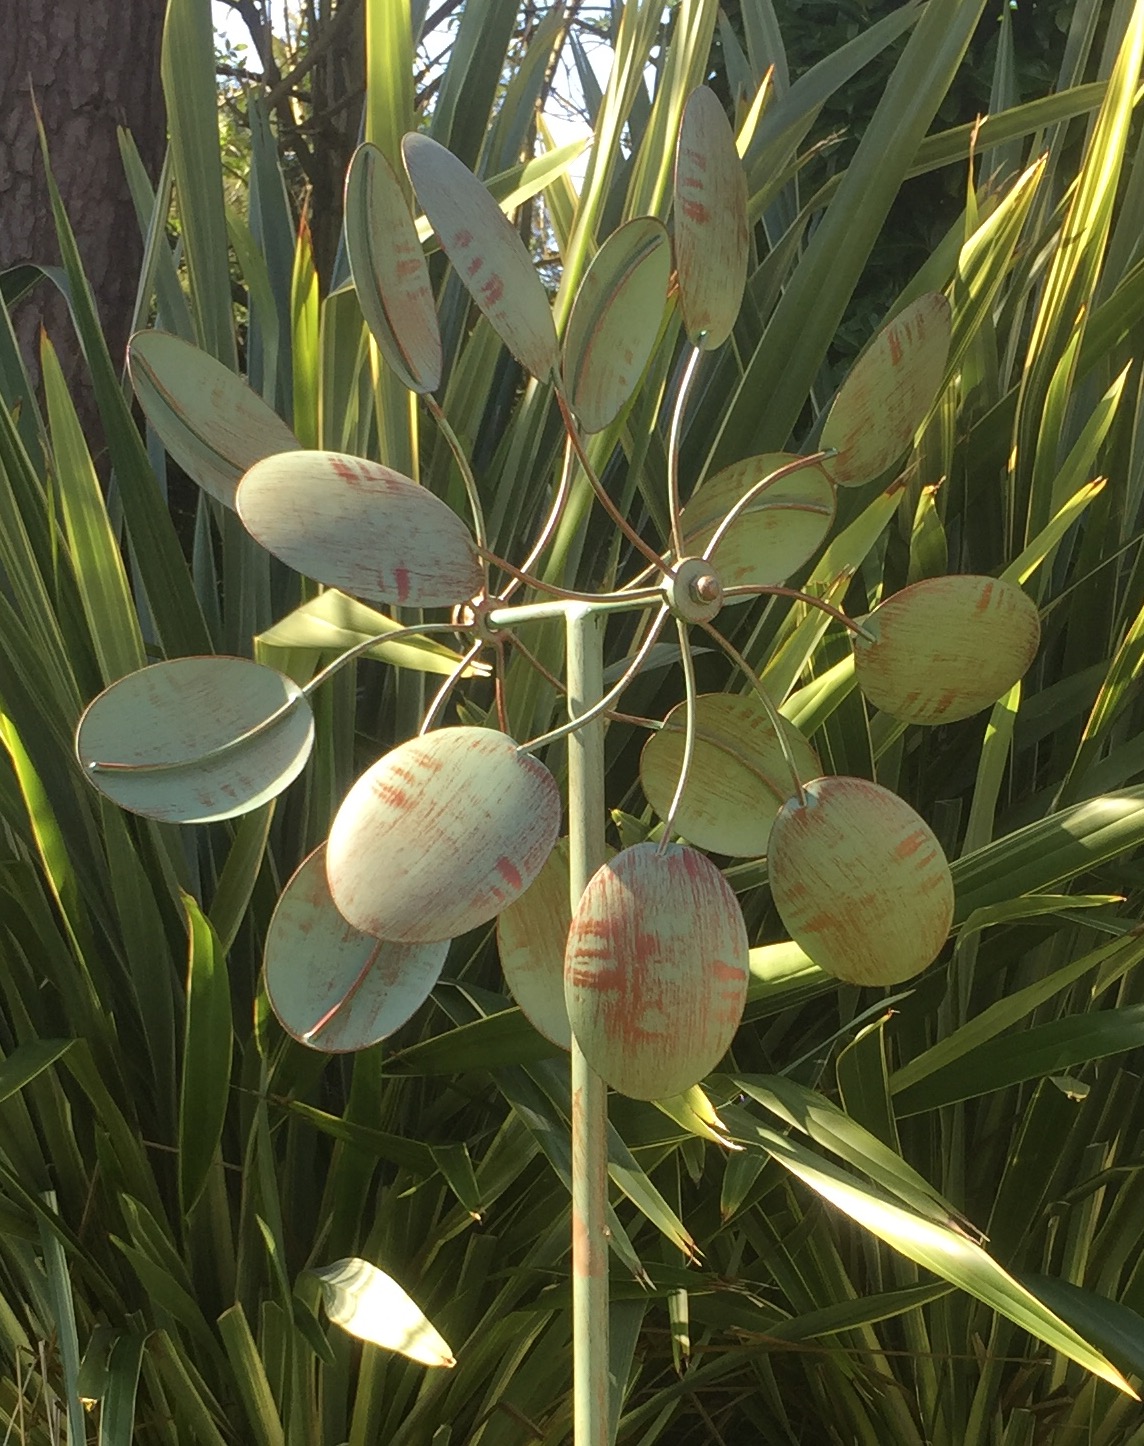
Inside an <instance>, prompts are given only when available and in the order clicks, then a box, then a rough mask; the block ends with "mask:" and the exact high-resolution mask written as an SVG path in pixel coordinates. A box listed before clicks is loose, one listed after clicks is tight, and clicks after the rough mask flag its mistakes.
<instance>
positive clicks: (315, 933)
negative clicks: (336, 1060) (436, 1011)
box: [263, 844, 449, 1054]
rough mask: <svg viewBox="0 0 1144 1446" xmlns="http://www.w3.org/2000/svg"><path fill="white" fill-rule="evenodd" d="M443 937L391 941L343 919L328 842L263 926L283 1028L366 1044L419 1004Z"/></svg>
mask: <svg viewBox="0 0 1144 1446" xmlns="http://www.w3.org/2000/svg"><path fill="white" fill-rule="evenodd" d="M448 953H449V941H448V940H447V939H444V940H442V941H441V942H440V943H436V944H394V943H392V942H391V941H390V940H388V939H375V938H374V937H373V935H372V934H363V933H361V931H360V930H358V929H355V928H354V926H353V925H352V924H349V923H347V922H346V920H345V919H343V918H342V916H341V914H340V913H339V912H338V909H337V906H336V905H335V903H334V901H333V899H332V898H331V897H330V889H329V885H328V883H327V881H326V846H325V844H323V845H322V846H321V847H320V848H318V849H315V850H314V852H313V853H312V854H311V855H310V856H309V858H307V859H306V860H304V862H303V863H302V864H301V865H300V866H299V868H298V869H297V871H296V872H295V874H294V877H293V878H292V879H291V880H290V882H289V883H288V884H287V885H286V887H285V889H283V891H282V894H281V896H280V897H279V899H278V904H277V907H276V908H275V910H274V914H273V917H272V918H271V920H270V927H269V929H268V930H267V931H266V948H265V951H264V955H263V979H264V981H265V983H266V993H267V995H268V996H269V998H270V1004H271V1007H272V1008H273V1010H274V1013H275V1014H276V1015H277V1016H278V1022H279V1023H280V1024H281V1026H282V1028H283V1029H284V1030H285V1031H286V1033H287V1034H290V1035H293V1037H294V1038H295V1039H297V1040H300V1041H301V1043H303V1044H308V1045H309V1046H310V1048H311V1049H321V1050H325V1051H326V1052H327V1053H330V1054H337V1053H345V1052H348V1051H350V1050H355V1049H368V1047H369V1046H370V1045H371V1044H376V1043H377V1042H378V1040H379V1039H385V1038H386V1036H387V1035H390V1034H392V1033H393V1032H394V1031H395V1030H397V1029H400V1028H401V1026H402V1025H403V1024H405V1023H406V1021H407V1020H409V1019H411V1018H412V1017H413V1015H414V1014H416V1012H417V1011H418V1010H419V1009H420V1008H421V1006H422V1004H424V1003H425V1001H426V999H428V997H429V994H430V992H431V990H432V988H433V986H434V984H436V982H437V980H438V979H439V978H440V976H441V970H442V968H443V967H444V964H445V958H446V955H447V954H448Z"/></svg>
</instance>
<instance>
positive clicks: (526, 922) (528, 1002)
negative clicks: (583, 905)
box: [497, 839, 572, 1049]
mask: <svg viewBox="0 0 1144 1446" xmlns="http://www.w3.org/2000/svg"><path fill="white" fill-rule="evenodd" d="M571 922H572V903H571V900H570V899H569V897H568V840H567V839H561V840H560V842H559V843H558V844H557V845H556V847H555V848H554V849H553V850H552V852H551V853H550V854H549V855H548V862H547V863H546V864H545V865H544V867H543V868H542V869H541V871H540V873H539V874H538V875H537V876H536V878H535V879H534V880H533V882H532V883H531V884H530V885H529V887H528V888H527V889H525V891H524V893H523V894H521V896H520V898H519V899H517V900H516V901H515V902H514V903H511V904H510V905H509V906H508V908H507V909H505V911H504V913H502V914H501V915H500V917H499V918H498V919H497V949H498V952H499V954H500V961H501V972H502V973H503V974H504V978H505V983H506V984H507V985H508V987H509V990H510V991H511V993H512V997H513V998H514V999H515V1000H516V1002H517V1004H519V1005H520V1007H521V1010H522V1012H523V1013H524V1016H525V1018H526V1019H527V1020H528V1022H529V1023H530V1024H531V1025H532V1026H533V1027H534V1028H535V1029H538V1030H539V1031H540V1033H541V1034H543V1035H544V1037H545V1039H550V1040H551V1041H552V1043H553V1044H557V1045H559V1046H560V1048H561V1049H571V1048H572V1027H571V1025H570V1024H569V1023H568V1009H567V1006H566V1005H565V1003H564V946H565V944H566V943H567V942H568V926H569V925H570V924H571Z"/></svg>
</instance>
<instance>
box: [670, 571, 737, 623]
mask: <svg viewBox="0 0 1144 1446" xmlns="http://www.w3.org/2000/svg"><path fill="white" fill-rule="evenodd" d="M663 595H664V600H665V601H666V603H667V605H668V607H669V608H670V609H671V611H672V612H673V613H674V614H675V616H676V617H677V618H682V619H683V621H684V622H685V623H709V622H710V621H711V619H712V618H713V617H715V616H716V614H717V613H718V611H719V609H720V608H721V607H722V606H723V584H722V583H721V582H720V581H719V574H718V573H717V572H716V571H715V569H714V568H713V567H712V566H711V564H710V563H709V562H705V561H704V560H703V558H701V557H685V558H683V559H682V561H681V562H680V563H679V564H678V566H677V567H676V569H675V571H674V572H673V573H672V574H671V576H670V577H668V578H666V579H665V580H664V584H663Z"/></svg>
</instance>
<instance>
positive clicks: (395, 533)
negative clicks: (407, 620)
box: [238, 452, 482, 608]
mask: <svg viewBox="0 0 1144 1446" xmlns="http://www.w3.org/2000/svg"><path fill="white" fill-rule="evenodd" d="M238 515H239V516H240V517H241V518H242V521H243V524H244V525H245V526H246V528H247V529H248V531H249V532H250V533H251V534H252V535H253V536H254V537H255V538H257V540H258V541H259V542H260V543H261V544H262V546H263V547H265V548H266V549H267V550H268V551H269V552H272V553H273V554H274V555H275V557H280V558H281V559H282V561H283V562H285V563H288V564H289V565H290V566H291V567H292V568H294V569H296V570H297V571H298V572H301V573H305V575H306V576H307V577H312V578H314V579H315V580H316V581H317V582H324V583H326V584H327V585H328V586H330V587H337V588H341V589H342V591H343V592H348V593H352V594H353V595H354V596H355V597H360V598H364V599H366V601H368V602H385V603H399V604H401V605H402V606H405V607H414V608H435V607H452V606H455V605H456V604H458V603H463V602H467V601H468V600H469V599H470V598H472V597H475V596H476V594H477V593H478V592H479V591H480V587H481V583H482V576H481V568H480V563H479V562H478V561H477V552H476V548H475V546H474V544H473V539H472V537H471V536H470V535H469V530H468V528H467V527H466V526H465V524H464V523H463V522H462V521H461V519H460V518H459V517H458V516H457V514H456V513H455V512H453V511H452V510H451V509H450V508H448V507H446V506H445V504H444V503H443V502H442V501H441V499H440V498H439V497H435V496H434V495H433V493H432V492H429V491H427V490H426V489H425V488H424V487H420V486H418V484H417V483H416V482H411V481H410V480H409V478H408V477H403V476H402V475H401V473H400V472H394V471H392V470H391V469H390V468H389V467H383V466H381V464H380V463H378V462H367V461H366V460H365V459H364V458H362V457H350V456H346V455H344V454H343V453H341V452H289V453H283V454H282V455H281V456H278V457H267V458H266V460H265V461H263V462H260V463H259V464H258V465H257V466H256V467H252V468H251V470H250V471H249V472H248V473H247V474H246V476H245V477H244V478H243V479H242V482H241V483H240V484H239V489H238Z"/></svg>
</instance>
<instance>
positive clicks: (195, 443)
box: [127, 331, 302, 508]
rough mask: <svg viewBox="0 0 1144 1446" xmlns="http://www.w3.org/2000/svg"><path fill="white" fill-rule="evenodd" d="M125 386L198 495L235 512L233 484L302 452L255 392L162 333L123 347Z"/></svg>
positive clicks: (138, 338)
mask: <svg viewBox="0 0 1144 1446" xmlns="http://www.w3.org/2000/svg"><path fill="white" fill-rule="evenodd" d="M127 365H128V370H129V371H130V374H131V385H132V386H133V387H134V388H135V395H136V396H137V397H138V398H139V405H140V406H141V407H142V408H143V411H144V413H145V414H146V417H147V420H148V421H149V422H150V423H151V425H152V426H153V427H154V428H155V430H156V432H158V434H159V436H160V438H161V440H162V443H163V446H164V447H166V449H167V451H168V452H170V454H171V456H172V457H173V458H174V459H175V461H176V462H177V463H178V464H179V466H180V467H181V468H182V469H183V471H184V472H185V473H186V474H187V476H188V477H193V478H194V480H195V481H196V482H197V483H198V484H199V486H200V487H201V488H202V489H203V491H204V492H209V493H210V495H211V496H212V497H214V498H216V499H217V500H218V501H219V502H222V503H224V504H225V505H226V506H227V507H231V508H233V506H234V493H235V488H236V487H237V486H238V479H239V478H240V477H241V476H242V474H243V473H244V472H245V471H247V470H248V469H249V468H251V467H253V466H254V464H255V462H261V460H262V459H263V457H272V456H273V455H274V454H275V453H276V452H289V451H290V450H291V449H293V448H297V447H301V445H302V444H301V442H299V441H298V439H297V437H295V435H294V433H293V432H292V431H291V430H290V428H289V427H288V426H287V425H286V423H285V422H284V421H283V420H282V418H281V417H280V416H279V415H278V413H277V412H275V411H274V410H273V408H271V407H269V406H267V404H266V403H265V402H264V401H263V400H262V398H261V397H260V396H259V395H258V393H257V392H255V391H253V390H251V388H250V387H248V386H247V384H246V383H245V382H244V381H243V380H242V378H241V377H239V376H236V375H235V374H234V372H232V371H231V370H230V368H229V367H225V366H223V364H222V362H220V361H218V360H217V359H216V358H215V357H213V356H211V355H210V354H209V353H208V352H205V351H200V350H199V348H198V347H197V346H192V345H191V344H190V342H186V341H183V340H182V339H181V338H180V337H177V336H169V335H168V334H167V333H166V332H164V331H138V332H136V333H135V335H134V336H133V337H132V338H131V340H130V342H129V343H128V346H127Z"/></svg>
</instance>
